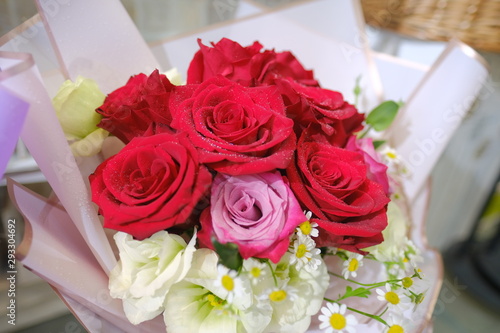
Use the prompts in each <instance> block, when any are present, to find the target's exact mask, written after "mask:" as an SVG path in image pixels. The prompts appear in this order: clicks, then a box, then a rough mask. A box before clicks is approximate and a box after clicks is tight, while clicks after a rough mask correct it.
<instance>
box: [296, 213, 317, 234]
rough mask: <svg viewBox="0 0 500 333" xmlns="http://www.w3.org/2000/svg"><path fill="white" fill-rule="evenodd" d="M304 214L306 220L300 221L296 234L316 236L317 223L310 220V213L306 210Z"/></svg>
mask: <svg viewBox="0 0 500 333" xmlns="http://www.w3.org/2000/svg"><path fill="white" fill-rule="evenodd" d="M305 214H306V218H307V220H306V221H304V222H302V223H301V224H300V225H299V226H298V228H297V234H298V235H299V236H300V235H304V236H311V237H318V235H319V231H318V229H316V227H317V226H318V224H317V223H316V222H311V217H312V213H311V212H310V211H308V212H307V213H305Z"/></svg>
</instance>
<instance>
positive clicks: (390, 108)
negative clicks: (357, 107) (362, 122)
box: [366, 101, 400, 132]
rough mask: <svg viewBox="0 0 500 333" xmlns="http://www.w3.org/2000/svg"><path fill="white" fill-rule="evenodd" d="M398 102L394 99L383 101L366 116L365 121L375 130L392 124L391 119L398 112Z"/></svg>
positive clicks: (380, 129) (383, 128) (381, 129)
mask: <svg viewBox="0 0 500 333" xmlns="http://www.w3.org/2000/svg"><path fill="white" fill-rule="evenodd" d="M399 106H400V104H398V103H396V102H394V101H385V102H383V103H382V104H380V105H379V106H377V107H376V108H375V109H373V110H372V111H371V112H370V114H368V117H366V123H367V124H368V125H371V127H372V128H373V129H374V130H375V131H378V132H380V131H383V130H385V129H386V128H387V127H389V126H390V125H391V124H392V121H393V120H394V118H395V117H396V114H397V113H398V109H399Z"/></svg>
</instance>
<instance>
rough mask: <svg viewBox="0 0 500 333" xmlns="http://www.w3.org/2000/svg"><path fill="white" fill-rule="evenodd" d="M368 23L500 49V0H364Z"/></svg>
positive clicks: (398, 30) (418, 36)
mask: <svg viewBox="0 0 500 333" xmlns="http://www.w3.org/2000/svg"><path fill="white" fill-rule="evenodd" d="M361 4H362V6H363V12H364V15H365V19H366V22H367V23H368V24H369V25H372V26H376V27H380V28H384V29H389V30H392V31H395V32H398V33H401V34H404V35H407V36H411V37H415V38H419V39H425V40H444V41H447V40H450V39H451V38H458V39H460V40H461V41H463V42H464V43H467V44H469V45H470V46H472V47H474V48H476V49H478V50H483V51H493V52H500V0H361Z"/></svg>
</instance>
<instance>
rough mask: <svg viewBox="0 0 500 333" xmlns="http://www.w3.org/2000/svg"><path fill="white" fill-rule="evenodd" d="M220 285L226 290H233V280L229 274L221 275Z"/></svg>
mask: <svg viewBox="0 0 500 333" xmlns="http://www.w3.org/2000/svg"><path fill="white" fill-rule="evenodd" d="M222 286H223V287H224V288H226V290H227V291H233V289H234V280H233V278H232V277H230V276H229V275H224V276H223V277H222Z"/></svg>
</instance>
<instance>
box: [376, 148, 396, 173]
mask: <svg viewBox="0 0 500 333" xmlns="http://www.w3.org/2000/svg"><path fill="white" fill-rule="evenodd" d="M379 154H380V156H381V157H382V161H383V162H384V164H387V166H388V167H389V168H391V167H393V166H395V165H400V164H401V158H400V157H399V154H398V153H397V152H396V150H394V149H393V148H391V147H389V146H385V147H384V148H382V149H381V150H380V152H379Z"/></svg>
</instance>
